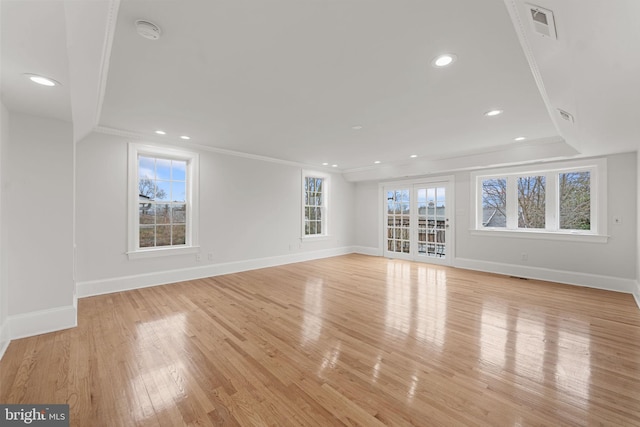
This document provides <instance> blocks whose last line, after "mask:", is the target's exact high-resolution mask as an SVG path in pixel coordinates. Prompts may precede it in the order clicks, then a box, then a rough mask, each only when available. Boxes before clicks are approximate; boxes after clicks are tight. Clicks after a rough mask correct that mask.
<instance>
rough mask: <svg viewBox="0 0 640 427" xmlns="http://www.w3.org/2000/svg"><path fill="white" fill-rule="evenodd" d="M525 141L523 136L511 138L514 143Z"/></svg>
mask: <svg viewBox="0 0 640 427" xmlns="http://www.w3.org/2000/svg"><path fill="white" fill-rule="evenodd" d="M525 139H527V138H525V137H524V136H519V137H517V138H513V140H514V141H524V140H525Z"/></svg>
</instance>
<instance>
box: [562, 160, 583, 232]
mask: <svg viewBox="0 0 640 427" xmlns="http://www.w3.org/2000/svg"><path fill="white" fill-rule="evenodd" d="M558 184H559V188H560V194H559V196H560V228H561V229H563V230H591V174H590V173H589V172H568V173H561V174H560V175H559V177H558Z"/></svg>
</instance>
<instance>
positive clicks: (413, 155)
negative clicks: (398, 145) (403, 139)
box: [409, 154, 418, 159]
mask: <svg viewBox="0 0 640 427" xmlns="http://www.w3.org/2000/svg"><path fill="white" fill-rule="evenodd" d="M409 157H411V158H412V159H415V158H416V157H418V155H417V154H412V155H410V156H409Z"/></svg>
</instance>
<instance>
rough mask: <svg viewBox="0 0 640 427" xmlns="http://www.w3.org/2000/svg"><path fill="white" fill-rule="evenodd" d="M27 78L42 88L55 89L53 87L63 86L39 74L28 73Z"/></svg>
mask: <svg viewBox="0 0 640 427" xmlns="http://www.w3.org/2000/svg"><path fill="white" fill-rule="evenodd" d="M25 76H27V77H28V78H29V80H31V81H32V82H34V83H37V84H39V85H42V86H47V87H53V86H61V85H60V83H59V82H57V81H55V80H53V79H50V78H49V77H44V76H41V75H38V74H30V73H26V74H25Z"/></svg>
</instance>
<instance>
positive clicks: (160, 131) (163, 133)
mask: <svg viewBox="0 0 640 427" xmlns="http://www.w3.org/2000/svg"><path fill="white" fill-rule="evenodd" d="M156 133H157V134H158V135H166V134H167V133H166V132H165V131H163V130H157V131H156Z"/></svg>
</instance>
